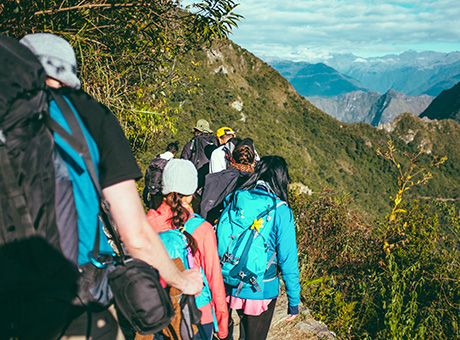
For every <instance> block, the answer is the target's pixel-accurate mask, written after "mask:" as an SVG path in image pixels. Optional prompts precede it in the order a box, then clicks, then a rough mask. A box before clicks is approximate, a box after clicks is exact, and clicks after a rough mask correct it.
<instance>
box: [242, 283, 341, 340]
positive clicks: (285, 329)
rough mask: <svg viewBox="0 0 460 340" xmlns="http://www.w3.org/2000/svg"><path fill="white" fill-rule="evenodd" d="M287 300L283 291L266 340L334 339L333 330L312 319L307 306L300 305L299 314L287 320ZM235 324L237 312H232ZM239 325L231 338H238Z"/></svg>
mask: <svg viewBox="0 0 460 340" xmlns="http://www.w3.org/2000/svg"><path fill="white" fill-rule="evenodd" d="M287 310H288V300H287V296H286V293H285V292H284V291H283V292H282V293H281V294H280V296H279V297H278V301H277V303H276V309H275V313H274V315H273V320H272V323H271V326H270V331H269V332H268V338H267V340H279V339H283V340H288V339H291V340H316V339H318V340H319V339H321V340H329V339H331V340H332V339H336V337H335V335H334V333H333V332H331V331H329V329H328V328H327V326H326V325H325V324H324V323H322V322H319V321H316V320H314V319H313V318H312V317H311V315H310V311H309V310H308V308H306V307H304V306H301V307H300V315H299V316H298V317H297V318H295V319H294V321H290V322H287V321H285V319H286V318H287V316H288V315H287ZM233 321H234V322H235V325H238V324H239V319H238V316H237V314H236V313H235V312H234V313H233ZM238 335H239V327H238V326H236V327H234V332H233V339H234V340H238V339H239V338H238Z"/></svg>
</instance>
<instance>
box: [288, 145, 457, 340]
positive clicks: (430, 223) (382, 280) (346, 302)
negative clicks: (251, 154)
mask: <svg viewBox="0 0 460 340" xmlns="http://www.w3.org/2000/svg"><path fill="white" fill-rule="evenodd" d="M380 155H381V156H383V158H385V159H387V160H389V161H390V162H391V163H393V164H394V166H395V167H396V169H397V174H398V176H397V177H396V178H395V180H396V181H397V183H398V186H397V193H396V195H395V196H394V198H392V208H391V210H389V213H388V214H387V217H386V218H385V219H377V220H376V221H374V222H373V223H372V224H368V223H365V222H364V221H363V220H362V219H360V218H359V217H358V215H357V214H355V213H353V212H352V211H351V210H350V209H349V203H350V201H349V198H348V197H347V196H344V197H337V196H334V195H332V194H331V193H327V192H326V193H324V194H322V195H319V196H317V197H314V196H305V195H302V194H295V193H294V198H293V200H292V202H291V204H292V207H293V210H294V215H295V216H296V220H297V228H298V230H297V232H298V247H299V253H300V254H299V258H300V268H301V276H302V279H301V282H302V298H303V300H304V302H305V303H306V305H307V306H309V307H310V308H311V309H312V310H313V313H314V316H315V317H316V318H318V319H320V320H323V321H324V322H325V323H326V324H328V326H329V327H330V328H331V329H332V330H333V331H335V332H336V333H337V334H338V336H339V337H340V338H341V339H458V338H460V333H459V329H458V327H459V325H460V319H459V313H458V311H459V307H460V305H459V303H458V301H459V294H460V281H459V276H460V259H459V257H458V251H459V249H460V223H459V222H460V219H459V217H460V215H459V214H458V212H457V211H456V210H455V208H453V207H451V206H449V205H447V204H446V203H434V204H433V205H431V206H430V205H426V204H425V205H422V204H420V202H419V201H417V200H413V201H408V200H406V199H405V196H406V194H407V193H408V192H409V191H413V190H415V187H417V186H418V185H422V184H424V183H427V182H428V181H429V180H432V179H431V177H432V175H431V174H430V173H429V172H428V171H432V170H433V169H434V168H436V167H438V166H439V165H441V164H442V163H443V162H445V161H446V159H445V158H441V159H439V160H438V159H436V158H432V160H431V161H429V162H426V161H423V159H422V158H423V157H422V155H424V153H423V151H422V150H420V151H419V152H418V153H415V154H408V153H403V154H400V153H399V152H398V151H397V149H396V148H395V147H394V145H393V143H389V144H388V149H387V151H385V152H380Z"/></svg>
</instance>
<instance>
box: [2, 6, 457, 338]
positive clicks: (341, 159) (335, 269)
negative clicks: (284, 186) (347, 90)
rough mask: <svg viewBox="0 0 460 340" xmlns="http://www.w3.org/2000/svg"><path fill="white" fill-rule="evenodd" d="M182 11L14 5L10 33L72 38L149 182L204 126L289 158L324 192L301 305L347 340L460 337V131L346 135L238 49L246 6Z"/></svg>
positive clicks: (299, 214) (398, 128)
mask: <svg viewBox="0 0 460 340" xmlns="http://www.w3.org/2000/svg"><path fill="white" fill-rule="evenodd" d="M174 3H175V2H174V1H169V0H159V1H151V2H143V1H137V0H135V1H129V0H119V1H109V0H63V1H48V0H39V1H35V2H30V1H22V0H7V1H6V2H4V3H2V4H0V30H1V31H2V32H4V33H6V34H8V35H11V36H15V37H18V38H20V37H22V36H23V35H24V34H26V33H31V32H55V33H58V34H60V35H62V36H64V37H65V38H67V39H68V40H69V41H70V42H71V43H72V44H73V46H74V47H75V48H76V51H77V54H78V58H79V66H80V68H79V72H80V77H81V78H82V80H83V87H84V89H85V90H86V91H87V92H89V93H90V94H91V95H93V96H95V97H96V98H97V99H98V100H100V101H102V102H103V103H104V104H106V105H108V106H109V107H110V108H111V109H112V110H113V111H114V113H115V114H116V115H117V117H118V118H119V120H120V123H121V125H122V127H123V128H124V131H125V133H126V135H127V136H128V139H129V141H130V143H131V145H132V147H133V150H134V152H135V154H136V157H137V159H138V160H139V162H140V165H141V167H142V169H143V170H145V167H146V166H147V164H148V162H149V161H150V159H151V158H152V156H154V155H155V154H157V153H158V152H160V151H163V149H164V147H165V145H166V144H167V143H168V142H169V141H172V140H179V141H180V142H181V144H182V145H184V144H185V142H186V141H188V140H189V139H190V138H191V136H192V135H191V133H190V132H191V127H192V126H193V125H194V124H195V122H196V120H197V119H200V118H204V119H207V120H208V121H209V122H210V123H211V127H212V128H213V129H214V130H216V129H217V128H219V127H221V126H224V125H228V126H231V127H232V128H234V129H235V130H236V131H237V133H238V135H239V136H240V137H251V138H253V139H254V140H255V145H256V148H257V150H258V152H259V154H260V155H262V156H263V155H268V154H276V155H280V156H283V157H285V158H286V160H287V161H288V164H289V167H290V173H291V177H292V182H301V183H303V184H305V185H307V186H308V187H309V188H310V189H312V190H313V195H311V196H309V195H305V194H302V193H298V192H296V193H294V195H293V196H292V201H291V202H290V204H291V207H292V208H293V211H294V214H295V218H296V224H297V228H298V230H297V231H298V246H299V254H300V256H299V259H300V266H301V277H302V298H303V301H304V303H305V304H306V305H307V306H308V307H309V308H310V309H311V310H312V312H313V313H314V315H315V317H316V318H318V319H320V320H323V321H324V322H325V323H326V324H327V325H328V326H329V327H330V328H331V329H332V330H334V331H335V332H336V333H337V334H338V335H339V336H340V338H343V339H346V338H349V339H354V338H356V339H358V338H363V339H364V338H368V339H417V338H419V339H457V338H459V337H460V334H459V329H458V326H459V322H460V319H459V307H460V306H459V303H458V301H459V297H460V296H459V295H460V287H459V281H458V278H459V276H460V267H459V259H458V254H459V252H458V251H459V245H460V244H459V242H460V237H459V236H460V235H459V232H460V230H459V228H460V214H459V213H458V212H457V210H456V208H455V207H454V205H452V204H448V203H446V202H443V201H449V200H458V199H460V197H459V193H460V184H459V181H458V179H459V178H460V154H459V150H460V145H459V143H460V125H459V124H458V123H456V122H454V121H451V120H444V121H439V122H438V121H433V122H428V121H424V120H420V119H418V118H417V117H415V116H413V115H410V114H403V115H401V116H400V117H398V119H397V120H396V121H395V122H393V123H392V124H390V125H388V126H386V127H385V128H383V129H376V128H374V127H371V126H370V125H367V124H345V123H340V122H339V121H337V120H335V119H333V118H331V117H330V116H328V115H326V114H324V113H323V112H321V111H320V110H318V109H317V108H315V107H314V106H312V105H311V104H310V103H309V102H308V101H306V100H305V99H304V98H303V97H301V96H299V95H298V94H297V93H296V92H295V91H294V89H293V88H292V87H291V86H290V85H289V83H288V82H287V81H286V80H285V79H284V78H282V77H281V76H280V75H279V73H278V72H276V71H275V70H274V69H272V68H271V67H270V66H269V65H267V64H266V63H264V62H262V61H261V60H260V59H258V58H257V57H255V56H254V55H252V54H251V53H249V52H248V51H246V50H244V49H242V48H240V47H239V46H237V45H235V44H233V43H232V42H231V41H229V40H228V39H227V38H226V37H227V35H228V34H229V32H230V30H231V28H232V27H235V25H236V24H237V21H238V20H239V18H240V16H239V15H237V14H235V13H234V9H235V7H236V4H235V2H234V1H232V0H203V1H201V2H200V3H198V5H197V6H196V7H195V14H190V13H188V12H185V11H183V10H181V9H179V8H177V7H176V6H175V5H174ZM388 140H392V141H393V142H392V143H391V144H390V145H389V146H388V148H387V147H386V145H387V141H388ZM421 148H423V150H424V151H423V152H421V151H420V150H421ZM379 149H386V151H384V152H380V156H379V154H378V153H377V150H379ZM400 155H402V157H400ZM404 155H405V156H404ZM431 155H443V156H446V157H447V159H445V158H442V159H436V158H433V157H432V156H431ZM382 156H383V157H382ZM441 164H442V165H441ZM398 165H399V166H398ZM439 165H441V166H439ZM438 166H439V167H438ZM428 169H429V171H430V172H431V175H428V172H427V171H428ZM418 176H420V177H418ZM418 184H423V185H418ZM427 203H428V204H427Z"/></svg>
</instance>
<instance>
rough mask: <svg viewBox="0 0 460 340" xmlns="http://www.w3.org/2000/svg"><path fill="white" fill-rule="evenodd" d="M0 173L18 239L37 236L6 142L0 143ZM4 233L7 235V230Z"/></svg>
mask: <svg viewBox="0 0 460 340" xmlns="http://www.w3.org/2000/svg"><path fill="white" fill-rule="evenodd" d="M0 173H1V175H2V180H3V183H4V184H5V190H6V194H7V196H8V201H9V202H10V206H11V207H12V208H13V209H10V213H11V215H12V218H13V221H14V224H15V230H14V231H15V233H16V236H17V238H18V239H22V238H27V237H30V236H33V235H35V229H34V226H33V223H32V218H31V217H30V214H29V210H28V208H27V204H26V198H25V194H24V191H23V190H21V188H19V186H18V183H17V176H15V174H14V171H13V168H12V166H11V162H10V159H9V158H8V152H7V150H6V145H5V143H4V142H0ZM3 232H4V233H7V231H6V230H4V231H3ZM5 236H6V235H5ZM5 240H8V238H7V237H5Z"/></svg>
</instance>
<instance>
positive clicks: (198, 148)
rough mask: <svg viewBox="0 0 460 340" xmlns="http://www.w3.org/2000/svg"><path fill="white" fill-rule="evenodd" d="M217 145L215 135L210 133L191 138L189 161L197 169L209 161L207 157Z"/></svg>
mask: <svg viewBox="0 0 460 340" xmlns="http://www.w3.org/2000/svg"><path fill="white" fill-rule="evenodd" d="M217 145H218V142H217V139H216V137H215V136H214V135H210V134H202V135H199V136H196V137H195V138H193V139H192V143H191V144H190V150H191V156H190V161H191V162H192V163H193V165H195V168H197V170H199V169H201V168H202V167H203V166H205V165H206V164H208V163H209V158H210V157H211V154H212V152H213V151H214V150H215V149H216V148H217Z"/></svg>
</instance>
